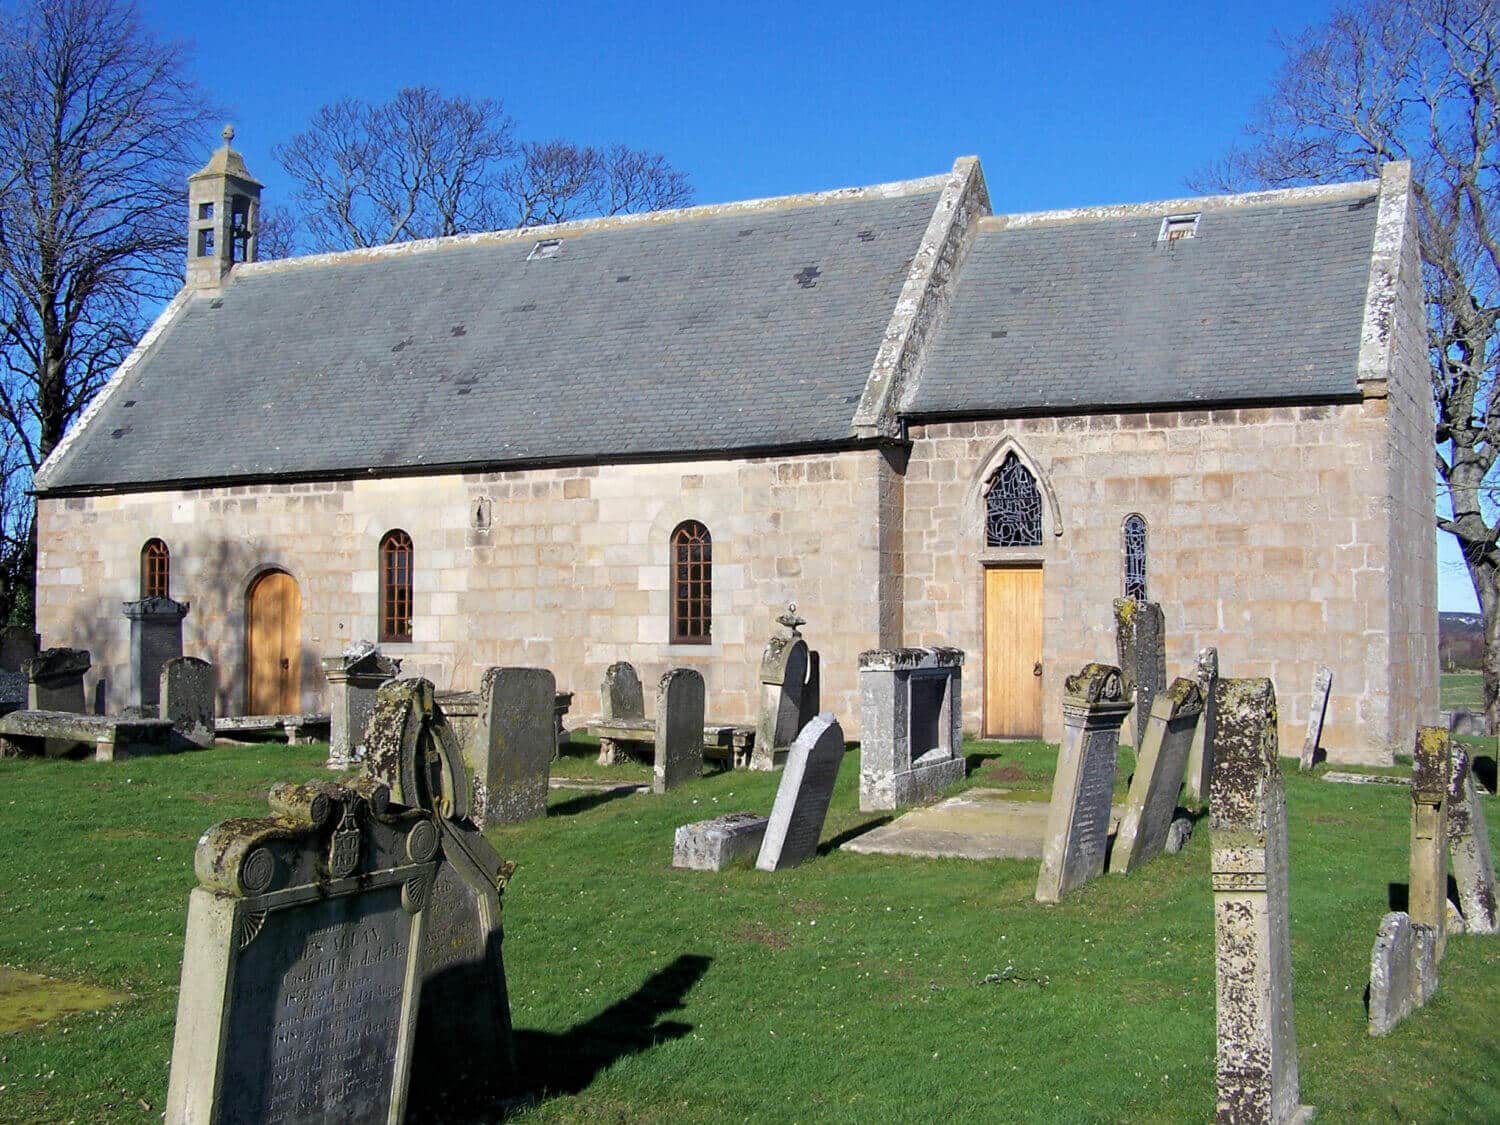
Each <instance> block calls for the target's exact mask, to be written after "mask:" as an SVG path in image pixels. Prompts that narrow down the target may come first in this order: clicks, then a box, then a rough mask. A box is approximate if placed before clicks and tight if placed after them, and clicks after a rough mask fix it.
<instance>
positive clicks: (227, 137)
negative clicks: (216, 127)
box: [219, 125, 234, 145]
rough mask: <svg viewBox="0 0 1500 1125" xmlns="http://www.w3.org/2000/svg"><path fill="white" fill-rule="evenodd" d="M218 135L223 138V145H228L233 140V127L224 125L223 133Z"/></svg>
mask: <svg viewBox="0 0 1500 1125" xmlns="http://www.w3.org/2000/svg"><path fill="white" fill-rule="evenodd" d="M219 135H220V136H221V137H223V138H224V143H225V144H226V145H227V144H229V143H230V142H231V141H233V140H234V126H233V125H225V126H224V131H223V132H222V133H220V134H219Z"/></svg>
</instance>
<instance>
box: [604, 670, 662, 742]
mask: <svg viewBox="0 0 1500 1125" xmlns="http://www.w3.org/2000/svg"><path fill="white" fill-rule="evenodd" d="M599 706H600V711H601V712H602V714H601V715H600V718H599V723H598V724H595V729H597V731H598V734H599V764H600V765H601V766H620V765H624V764H625V763H626V762H628V761H630V746H631V745H633V744H639V743H643V742H645V741H647V740H649V739H650V738H651V737H652V734H651V725H650V724H649V723H647V722H646V701H645V698H644V697H643V696H642V694H641V678H640V677H639V676H638V675H636V671H635V668H634V667H633V666H632V665H630V664H629V663H628V662H627V661H624V660H619V661H616V662H615V663H614V664H611V665H610V666H609V667H608V668H607V669H605V672H604V683H603V684H601V685H600V687H599ZM629 735H635V736H636V737H634V738H631V737H627V736H629Z"/></svg>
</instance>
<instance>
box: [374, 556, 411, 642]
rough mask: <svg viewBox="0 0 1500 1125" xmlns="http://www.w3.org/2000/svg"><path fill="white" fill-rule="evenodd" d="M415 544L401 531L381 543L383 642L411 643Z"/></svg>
mask: <svg viewBox="0 0 1500 1125" xmlns="http://www.w3.org/2000/svg"><path fill="white" fill-rule="evenodd" d="M411 607H412V545H411V536H410V535H408V534H406V532H404V531H402V530H401V529H400V528H397V529H396V530H394V531H388V532H386V533H385V537H384V538H383V539H381V541H380V639H381V640H382V641H409V640H411Z"/></svg>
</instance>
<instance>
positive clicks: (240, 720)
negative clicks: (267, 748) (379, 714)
mask: <svg viewBox="0 0 1500 1125" xmlns="http://www.w3.org/2000/svg"><path fill="white" fill-rule="evenodd" d="M332 728H333V717H332V716H331V715H319V714H315V713H311V712H309V713H307V714H302V715H221V716H219V717H218V718H217V719H215V720H214V737H215V738H227V739H230V740H232V741H250V742H253V741H256V740H257V739H261V738H264V737H267V736H269V737H272V738H275V737H278V736H279V737H282V738H284V739H286V741H287V744H288V745H290V746H296V745H297V744H298V743H302V742H312V741H313V740H314V739H326V738H328V737H329V734H330V732H331V730H332Z"/></svg>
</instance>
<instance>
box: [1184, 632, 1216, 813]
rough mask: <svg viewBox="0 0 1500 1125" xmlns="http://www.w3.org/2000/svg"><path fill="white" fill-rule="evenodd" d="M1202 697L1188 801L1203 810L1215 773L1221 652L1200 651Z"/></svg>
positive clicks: (1189, 769)
mask: <svg viewBox="0 0 1500 1125" xmlns="http://www.w3.org/2000/svg"><path fill="white" fill-rule="evenodd" d="M1195 674H1196V678H1197V681H1198V694H1199V695H1201V696H1202V697H1203V710H1202V711H1200V712H1199V713H1198V725H1197V727H1196V728H1195V729H1194V730H1193V744H1192V746H1191V747H1189V749H1188V764H1187V799H1188V800H1190V801H1192V802H1193V804H1195V805H1198V806H1202V805H1204V804H1206V803H1207V802H1208V781H1209V778H1211V777H1212V776H1213V772H1214V723H1215V720H1214V714H1215V713H1214V684H1216V683H1218V682H1219V650H1218V649H1216V648H1204V649H1199V650H1198V666H1197V669H1196V673H1195Z"/></svg>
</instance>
